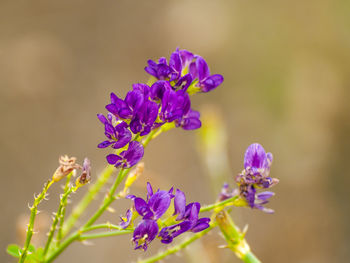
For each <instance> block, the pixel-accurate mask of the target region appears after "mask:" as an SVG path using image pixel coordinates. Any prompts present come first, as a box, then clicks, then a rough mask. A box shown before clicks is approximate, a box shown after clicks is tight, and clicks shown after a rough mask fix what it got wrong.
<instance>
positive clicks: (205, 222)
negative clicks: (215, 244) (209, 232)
mask: <svg viewBox="0 0 350 263" xmlns="http://www.w3.org/2000/svg"><path fill="white" fill-rule="evenodd" d="M209 222H210V218H206V217H203V218H200V219H198V220H197V222H196V224H195V225H194V226H193V227H192V228H191V231H192V232H194V233H196V232H200V231H203V230H204V229H207V228H208V227H209Z"/></svg>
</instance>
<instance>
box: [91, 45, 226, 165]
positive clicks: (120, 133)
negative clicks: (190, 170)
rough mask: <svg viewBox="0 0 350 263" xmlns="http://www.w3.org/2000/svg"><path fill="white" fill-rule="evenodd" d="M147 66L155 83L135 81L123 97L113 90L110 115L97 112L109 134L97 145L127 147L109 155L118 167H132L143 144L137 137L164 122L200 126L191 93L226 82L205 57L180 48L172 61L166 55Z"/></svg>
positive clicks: (108, 108) (211, 88) (204, 90)
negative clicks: (208, 63) (211, 71)
mask: <svg viewBox="0 0 350 263" xmlns="http://www.w3.org/2000/svg"><path fill="white" fill-rule="evenodd" d="M145 70H146V72H147V73H149V74H150V75H152V76H153V77H154V81H152V85H150V86H149V85H146V84H142V83H137V84H133V86H132V90H131V91H129V92H128V93H127V94H126V96H125V98H124V99H122V98H119V97H118V96H117V95H116V94H114V93H111V96H110V99H111V102H110V104H108V105H107V106H106V109H107V110H108V114H107V117H106V116H104V115H102V114H98V118H99V120H100V121H101V122H102V124H103V125H104V127H105V136H106V137H107V140H105V141H103V142H101V143H100V144H99V145H98V147H99V148H107V147H112V148H113V149H122V150H124V151H122V152H121V153H119V154H109V155H108V156H107V161H108V163H109V164H112V165H115V166H116V167H123V168H130V167H132V166H133V165H135V164H136V163H137V162H138V161H139V160H141V159H142V157H143V152H144V151H143V145H142V144H141V143H140V142H139V140H140V139H136V138H140V137H142V136H145V135H147V134H149V133H150V132H151V131H152V130H154V129H157V128H158V127H160V126H162V125H164V124H167V123H168V124H170V123H173V124H174V125H175V126H176V127H181V128H183V129H184V130H194V129H198V128H200V127H201V121H200V119H199V118H200V113H199V112H198V111H195V110H193V109H192V108H191V100H190V96H189V95H190V94H194V93H196V92H200V91H202V92H208V91H211V90H213V89H215V88H216V87H218V86H219V85H220V84H221V83H222V82H223V77H222V76H221V75H219V74H214V75H211V74H210V71H209V67H208V65H207V63H206V62H205V60H204V59H203V58H202V57H200V56H198V55H194V54H192V53H191V52H189V51H187V50H179V49H177V50H176V51H175V52H173V53H172V54H171V56H170V59H169V63H168V61H167V59H166V58H160V59H159V61H158V63H156V62H154V61H152V60H149V61H148V66H147V67H146V68H145ZM124 148H125V149H124Z"/></svg>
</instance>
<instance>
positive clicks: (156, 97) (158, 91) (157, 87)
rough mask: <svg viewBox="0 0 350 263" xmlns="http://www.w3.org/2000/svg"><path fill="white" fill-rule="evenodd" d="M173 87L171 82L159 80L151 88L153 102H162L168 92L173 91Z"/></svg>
mask: <svg viewBox="0 0 350 263" xmlns="http://www.w3.org/2000/svg"><path fill="white" fill-rule="evenodd" d="M171 89H172V88H171V85H170V83H169V81H166V80H158V81H157V82H155V83H154V84H153V85H152V86H151V88H150V97H151V99H152V100H153V101H156V102H158V101H161V100H162V99H163V96H164V93H165V92H166V91H167V90H171Z"/></svg>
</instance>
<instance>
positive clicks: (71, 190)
mask: <svg viewBox="0 0 350 263" xmlns="http://www.w3.org/2000/svg"><path fill="white" fill-rule="evenodd" d="M74 190H75V187H71V188H68V190H66V192H65V193H64V194H63V195H62V197H61V201H60V205H59V207H58V210H57V213H56V216H55V218H54V220H53V222H52V225H51V229H50V233H49V237H48V239H47V242H46V245H45V248H44V253H43V255H44V257H45V255H46V253H47V251H48V250H49V247H50V244H51V241H52V238H53V235H54V234H55V230H56V226H57V223H58V220H59V219H60V217H61V215H62V211H63V207H64V206H65V204H67V199H68V196H69V195H70V194H71V193H72V192H73V191H74Z"/></svg>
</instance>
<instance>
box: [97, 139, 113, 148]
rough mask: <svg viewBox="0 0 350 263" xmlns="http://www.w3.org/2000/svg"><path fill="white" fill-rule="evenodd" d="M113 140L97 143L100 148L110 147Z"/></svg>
mask: <svg viewBox="0 0 350 263" xmlns="http://www.w3.org/2000/svg"><path fill="white" fill-rule="evenodd" d="M112 143H113V142H110V141H103V142H101V143H100V144H99V145H97V147H98V148H106V147H108V146H109V145H111V144H112Z"/></svg>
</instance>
